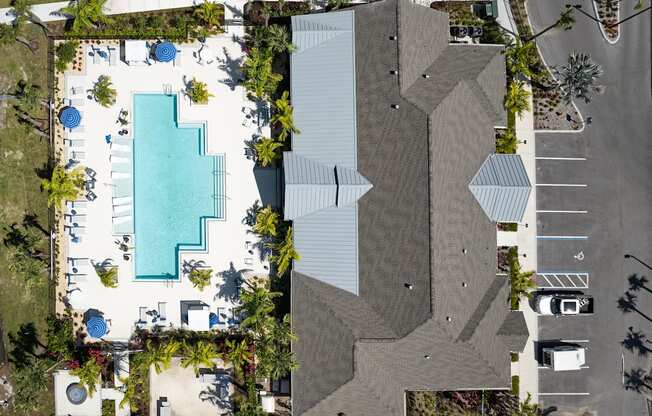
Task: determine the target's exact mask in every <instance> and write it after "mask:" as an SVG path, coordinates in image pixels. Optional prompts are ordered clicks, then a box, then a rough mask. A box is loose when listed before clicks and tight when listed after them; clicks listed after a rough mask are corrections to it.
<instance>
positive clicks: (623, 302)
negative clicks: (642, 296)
mask: <svg viewBox="0 0 652 416" xmlns="http://www.w3.org/2000/svg"><path fill="white" fill-rule="evenodd" d="M636 303H637V296H636V295H634V294H633V293H631V292H625V293H624V294H623V296H621V297H620V298H618V300H617V304H618V309H620V310H621V311H622V312H623V313H630V312H636V313H638V314H639V315H640V316H642V317H643V318H645V319H647V320H648V321H650V322H652V317H650V316H649V315H646V314H645V313H644V312H642V311H641V310H640V309H638V306H637V304H636Z"/></svg>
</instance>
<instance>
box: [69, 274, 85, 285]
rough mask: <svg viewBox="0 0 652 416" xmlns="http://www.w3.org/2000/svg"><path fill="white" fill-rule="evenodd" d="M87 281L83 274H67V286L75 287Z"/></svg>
mask: <svg viewBox="0 0 652 416" xmlns="http://www.w3.org/2000/svg"><path fill="white" fill-rule="evenodd" d="M86 281H88V278H87V277H86V275H83V274H69V275H68V284H69V285H76V284H78V283H81V282H86Z"/></svg>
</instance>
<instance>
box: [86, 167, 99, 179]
mask: <svg viewBox="0 0 652 416" xmlns="http://www.w3.org/2000/svg"><path fill="white" fill-rule="evenodd" d="M85 172H86V174H87V175H88V176H90V177H91V178H94V177H95V176H97V172H95V171H94V170H93V169H91V168H86V169H85Z"/></svg>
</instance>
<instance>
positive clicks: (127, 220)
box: [113, 215, 133, 225]
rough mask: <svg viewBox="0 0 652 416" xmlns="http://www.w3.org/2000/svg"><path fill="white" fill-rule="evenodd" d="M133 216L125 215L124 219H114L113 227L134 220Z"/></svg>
mask: <svg viewBox="0 0 652 416" xmlns="http://www.w3.org/2000/svg"><path fill="white" fill-rule="evenodd" d="M132 218H133V217H132V216H131V215H123V216H122V217H113V225H119V224H125V223H127V222H129V221H131V220H132Z"/></svg>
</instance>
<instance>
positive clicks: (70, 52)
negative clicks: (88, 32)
mask: <svg viewBox="0 0 652 416" xmlns="http://www.w3.org/2000/svg"><path fill="white" fill-rule="evenodd" d="M78 46H79V42H77V41H74V40H69V41H67V42H63V43H61V44H59V46H57V50H56V54H57V61H56V63H55V67H56V68H57V71H59V72H63V71H65V70H66V68H67V67H68V64H70V63H72V61H74V60H75V55H76V54H77V47H78Z"/></svg>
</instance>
